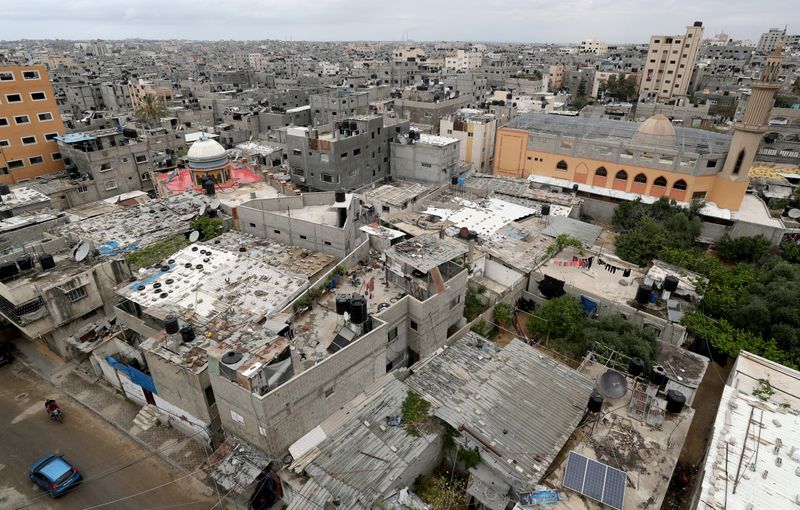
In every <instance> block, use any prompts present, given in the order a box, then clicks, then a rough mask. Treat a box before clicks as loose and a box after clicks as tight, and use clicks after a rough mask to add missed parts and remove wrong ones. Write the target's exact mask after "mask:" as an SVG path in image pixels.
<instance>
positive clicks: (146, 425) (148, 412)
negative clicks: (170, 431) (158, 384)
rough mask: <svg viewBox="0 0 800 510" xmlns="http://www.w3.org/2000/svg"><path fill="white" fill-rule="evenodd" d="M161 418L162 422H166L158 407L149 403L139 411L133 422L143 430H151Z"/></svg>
mask: <svg viewBox="0 0 800 510" xmlns="http://www.w3.org/2000/svg"><path fill="white" fill-rule="evenodd" d="M159 420H160V421H161V422H162V423H163V422H164V420H163V418H162V417H161V413H160V412H159V410H158V408H157V407H156V406H154V405H152V404H147V405H146V406H144V407H143V408H142V410H141V411H139V414H137V415H136V418H134V419H133V423H134V424H135V425H136V426H138V427H139V428H140V429H142V430H149V429H151V428H152V427H155V425H156V422H157V421H159Z"/></svg>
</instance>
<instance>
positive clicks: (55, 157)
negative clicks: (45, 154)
mask: <svg viewBox="0 0 800 510" xmlns="http://www.w3.org/2000/svg"><path fill="white" fill-rule="evenodd" d="M50 159H52V160H53V161H58V160H60V159H61V153H60V152H53V153H51V154H50Z"/></svg>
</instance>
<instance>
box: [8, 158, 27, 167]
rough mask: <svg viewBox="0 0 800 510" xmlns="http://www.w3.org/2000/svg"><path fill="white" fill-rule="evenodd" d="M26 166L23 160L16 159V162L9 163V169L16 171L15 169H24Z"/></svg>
mask: <svg viewBox="0 0 800 510" xmlns="http://www.w3.org/2000/svg"><path fill="white" fill-rule="evenodd" d="M24 166H25V162H24V161H22V160H21V159H15V160H14V161H9V162H8V169H9V170H14V169H15V168H22V167H24Z"/></svg>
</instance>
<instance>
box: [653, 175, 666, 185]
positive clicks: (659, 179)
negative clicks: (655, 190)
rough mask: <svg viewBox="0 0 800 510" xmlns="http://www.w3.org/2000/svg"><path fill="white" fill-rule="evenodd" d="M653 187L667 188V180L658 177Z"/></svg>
mask: <svg viewBox="0 0 800 510" xmlns="http://www.w3.org/2000/svg"><path fill="white" fill-rule="evenodd" d="M653 186H660V187H662V188H666V187H667V179H665V178H664V177H663V176H662V177H656V180H655V181H653Z"/></svg>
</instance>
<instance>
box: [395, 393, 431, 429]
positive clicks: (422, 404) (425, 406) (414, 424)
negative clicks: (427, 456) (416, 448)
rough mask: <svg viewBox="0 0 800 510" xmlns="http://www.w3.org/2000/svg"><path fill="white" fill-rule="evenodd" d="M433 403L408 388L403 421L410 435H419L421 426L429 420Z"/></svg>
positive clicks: (404, 401)
mask: <svg viewBox="0 0 800 510" xmlns="http://www.w3.org/2000/svg"><path fill="white" fill-rule="evenodd" d="M430 408H431V405H430V404H429V403H428V401H427V400H425V399H424V398H422V397H421V396H420V395H419V394H417V393H416V392H414V391H411V390H408V393H407V394H406V398H405V400H403V410H402V416H403V423H405V425H406V432H408V434H409V435H411V436H415V437H419V435H420V431H419V428H420V427H421V426H422V425H423V424H424V423H425V422H426V421H427V419H428V411H429V410H430Z"/></svg>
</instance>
